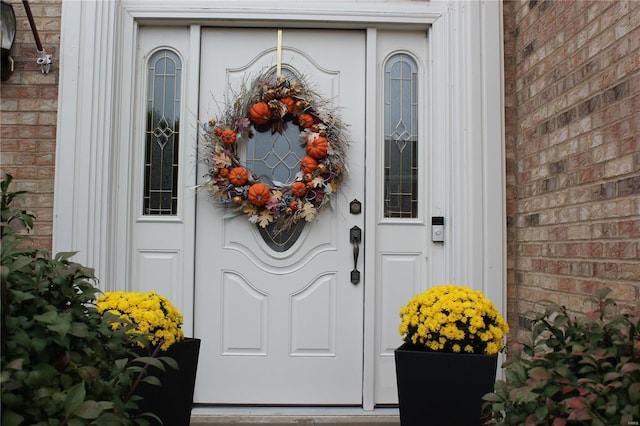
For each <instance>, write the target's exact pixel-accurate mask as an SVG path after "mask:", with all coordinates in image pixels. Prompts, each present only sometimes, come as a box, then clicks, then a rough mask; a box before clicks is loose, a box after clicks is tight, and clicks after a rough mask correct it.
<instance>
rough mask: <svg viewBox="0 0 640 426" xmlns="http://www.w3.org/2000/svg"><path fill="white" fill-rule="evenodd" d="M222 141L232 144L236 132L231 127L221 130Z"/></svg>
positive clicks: (234, 141) (234, 140)
mask: <svg viewBox="0 0 640 426" xmlns="http://www.w3.org/2000/svg"><path fill="white" fill-rule="evenodd" d="M222 142H224V143H225V144H227V145H233V144H234V143H236V132H234V131H233V130H231V129H226V130H225V131H223V132H222Z"/></svg>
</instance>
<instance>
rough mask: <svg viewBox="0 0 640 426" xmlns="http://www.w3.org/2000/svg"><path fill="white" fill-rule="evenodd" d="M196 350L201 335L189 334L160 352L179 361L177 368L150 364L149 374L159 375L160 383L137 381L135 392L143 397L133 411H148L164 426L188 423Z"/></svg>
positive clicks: (152, 421)
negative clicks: (158, 366)
mask: <svg viewBox="0 0 640 426" xmlns="http://www.w3.org/2000/svg"><path fill="white" fill-rule="evenodd" d="M199 354H200V339H190V338H188V339H185V340H183V341H181V342H177V343H175V344H173V345H172V346H171V347H169V349H167V350H166V351H164V352H160V353H159V356H168V357H171V358H173V359H174V360H175V361H176V362H177V363H178V367H179V370H175V369H173V368H170V367H167V369H166V371H164V372H163V371H161V370H159V369H157V368H155V367H151V368H150V369H149V374H152V375H154V376H156V377H158V378H159V379H160V383H161V384H162V385H161V386H153V385H150V384H148V383H140V384H139V385H138V388H137V389H136V392H135V393H136V395H139V396H141V397H143V399H142V400H141V401H138V409H137V410H135V411H134V412H133V413H132V414H134V415H135V414H138V415H139V414H142V413H146V412H151V413H153V414H155V415H156V416H158V417H159V418H160V419H161V420H162V424H164V425H165V426H189V423H190V420H191V407H192V405H193V390H194V387H195V384H196V370H197V367H198V355H199ZM147 419H148V418H147ZM150 424H151V425H160V423H158V422H157V421H156V420H151V421H150Z"/></svg>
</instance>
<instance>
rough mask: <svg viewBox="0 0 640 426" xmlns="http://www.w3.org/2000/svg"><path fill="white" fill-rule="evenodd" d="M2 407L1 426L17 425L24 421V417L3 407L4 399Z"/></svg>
mask: <svg viewBox="0 0 640 426" xmlns="http://www.w3.org/2000/svg"><path fill="white" fill-rule="evenodd" d="M2 403H3V409H2V425H3V426H18V425H20V424H22V422H24V417H23V416H21V415H20V414H18V413H15V412H13V411H12V410H7V409H6V408H4V399H3V401H2Z"/></svg>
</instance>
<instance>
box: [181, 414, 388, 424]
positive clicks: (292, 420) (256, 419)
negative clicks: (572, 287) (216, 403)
mask: <svg viewBox="0 0 640 426" xmlns="http://www.w3.org/2000/svg"><path fill="white" fill-rule="evenodd" d="M399 424H400V418H398V417H394V416H366V417H365V416H322V417H318V416H308V417H307V416H246V417H195V418H192V420H191V426H213V425H217V426H219V425H230V426H255V425H269V426H287V425H303V426H307V425H331V426H342V425H344V426H349V425H361V426H364V425H366V426H398V425H399Z"/></svg>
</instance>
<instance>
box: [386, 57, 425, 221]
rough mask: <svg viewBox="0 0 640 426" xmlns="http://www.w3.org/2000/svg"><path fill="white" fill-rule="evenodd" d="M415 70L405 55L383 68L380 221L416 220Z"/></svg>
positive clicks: (416, 92) (416, 124) (416, 138)
mask: <svg viewBox="0 0 640 426" xmlns="http://www.w3.org/2000/svg"><path fill="white" fill-rule="evenodd" d="M417 210H418V66H417V63H416V61H415V60H414V59H413V58H412V57H411V56H409V55H407V54H405V53H399V54H395V55H393V56H392V57H390V58H389V59H388V60H387V62H386V63H385V66H384V217H386V218H416V217H417V216H418V211H417Z"/></svg>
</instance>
